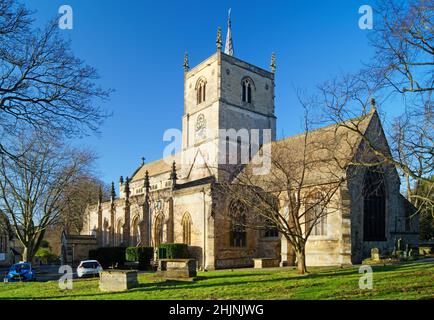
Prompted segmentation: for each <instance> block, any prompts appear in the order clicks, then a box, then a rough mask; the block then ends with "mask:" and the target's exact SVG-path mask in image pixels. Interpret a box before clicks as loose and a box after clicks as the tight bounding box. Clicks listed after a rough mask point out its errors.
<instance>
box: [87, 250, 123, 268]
mask: <svg viewBox="0 0 434 320" xmlns="http://www.w3.org/2000/svg"><path fill="white" fill-rule="evenodd" d="M89 259H91V260H98V262H99V263H100V264H101V266H102V267H103V268H108V267H122V266H123V265H124V263H125V248H124V247H103V248H98V249H95V250H89Z"/></svg>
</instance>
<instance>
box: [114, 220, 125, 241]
mask: <svg viewBox="0 0 434 320" xmlns="http://www.w3.org/2000/svg"><path fill="white" fill-rule="evenodd" d="M123 241H124V224H123V223H122V220H121V219H119V221H118V223H117V225H116V245H118V246H120V245H122V242H123Z"/></svg>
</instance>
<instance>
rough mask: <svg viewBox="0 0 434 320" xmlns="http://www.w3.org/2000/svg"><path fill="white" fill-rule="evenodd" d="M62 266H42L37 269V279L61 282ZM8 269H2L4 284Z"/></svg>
mask: <svg viewBox="0 0 434 320" xmlns="http://www.w3.org/2000/svg"><path fill="white" fill-rule="evenodd" d="M59 268H60V265H42V266H38V267H36V268H35V269H36V279H37V281H40V282H46V281H52V280H59V278H60V277H61V276H62V274H61V273H59ZM8 270H9V269H8V268H0V281H1V282H3V278H4V276H5V275H6V274H7V272H8ZM73 271H74V273H73V278H74V279H76V278H77V274H76V269H75V268H73Z"/></svg>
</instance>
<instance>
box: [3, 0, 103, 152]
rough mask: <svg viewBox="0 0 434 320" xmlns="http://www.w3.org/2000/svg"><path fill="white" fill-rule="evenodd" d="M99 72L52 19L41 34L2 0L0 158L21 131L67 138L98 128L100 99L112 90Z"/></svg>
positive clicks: (12, 3) (12, 1)
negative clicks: (76, 51)
mask: <svg viewBox="0 0 434 320" xmlns="http://www.w3.org/2000/svg"><path fill="white" fill-rule="evenodd" d="M97 78H98V75H97V72H96V71H95V69H94V68H92V67H90V66H88V65H86V64H85V63H84V62H83V61H82V60H80V59H79V58H77V57H75V56H74V55H73V54H72V52H71V48H70V44H69V42H67V41H65V40H64V39H62V37H61V36H60V34H59V28H58V25H57V21H56V20H53V21H51V22H49V23H48V24H47V26H46V27H45V28H44V29H42V30H39V29H37V28H36V27H34V26H33V21H32V14H31V12H29V11H28V10H27V9H26V8H25V7H24V6H23V5H21V4H19V2H18V1H16V0H0V135H1V137H2V139H1V141H0V155H9V156H13V157H15V158H19V156H20V154H12V153H11V151H10V146H9V145H7V141H8V139H10V138H13V137H14V136H15V132H16V131H17V128H18V129H19V128H22V127H31V128H32V129H34V130H36V131H39V132H43V133H48V134H50V133H53V132H54V133H55V134H60V135H62V136H68V137H69V136H72V135H77V134H83V133H85V132H88V131H89V130H91V131H94V130H97V128H98V126H99V125H100V123H101V121H102V120H103V119H104V118H105V117H106V116H107V113H106V112H103V111H102V110H101V109H100V108H99V107H98V106H97V105H96V101H95V99H99V100H101V99H103V100H104V99H106V98H107V97H108V95H109V91H107V90H103V89H101V88H100V87H98V86H97V85H96V84H95V80H96V79H97Z"/></svg>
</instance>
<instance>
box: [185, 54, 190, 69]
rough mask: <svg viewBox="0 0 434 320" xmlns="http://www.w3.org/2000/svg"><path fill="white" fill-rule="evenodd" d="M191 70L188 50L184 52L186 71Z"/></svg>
mask: <svg viewBox="0 0 434 320" xmlns="http://www.w3.org/2000/svg"><path fill="white" fill-rule="evenodd" d="M188 70H190V67H189V65H188V53H187V52H186V53H185V54H184V72H188Z"/></svg>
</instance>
